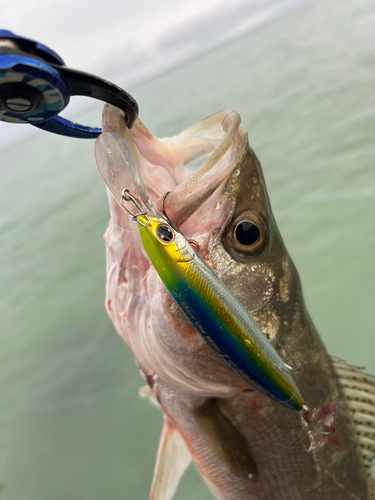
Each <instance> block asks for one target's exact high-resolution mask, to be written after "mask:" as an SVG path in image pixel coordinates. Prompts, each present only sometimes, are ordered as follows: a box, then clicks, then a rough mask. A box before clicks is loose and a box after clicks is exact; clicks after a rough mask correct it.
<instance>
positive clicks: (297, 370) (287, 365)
mask: <svg viewBox="0 0 375 500" xmlns="http://www.w3.org/2000/svg"><path fill="white" fill-rule="evenodd" d="M275 342H276V345H277V346H278V347H279V348H280V350H281V359H282V360H283V362H284V365H285V366H286V367H287V368H288V370H289V371H291V372H299V371H300V370H301V368H300V367H299V366H298V365H297V363H296V362H295V361H294V358H292V361H291V362H292V363H293V365H294V367H293V366H290V365H289V364H288V363H286V362H285V358H286V352H285V349H284V347H283V346H282V345H281V342H280V341H279V340H277V339H276V338H275Z"/></svg>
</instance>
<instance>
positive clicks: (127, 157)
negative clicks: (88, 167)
mask: <svg viewBox="0 0 375 500" xmlns="http://www.w3.org/2000/svg"><path fill="white" fill-rule="evenodd" d="M240 123H241V119H240V116H239V114H238V113H236V112H234V111H231V110H224V111H221V112H219V113H216V114H215V115H212V116H210V117H208V118H206V119H205V120H203V121H201V122H199V123H197V124H196V125H193V126H192V127H190V128H188V129H187V130H185V131H183V132H182V133H180V134H178V135H176V136H174V137H171V138H164V139H159V138H157V137H155V136H153V135H152V134H151V132H150V131H149V130H148V129H147V128H146V127H145V126H144V125H143V123H142V122H141V121H140V120H139V119H138V120H136V122H135V123H134V125H133V127H132V129H131V130H130V131H129V130H128V129H127V128H126V124H125V120H124V115H123V112H122V111H120V110H119V109H117V108H115V107H113V106H111V105H108V104H107V105H105V107H104V110H103V133H102V134H101V135H100V136H99V138H98V139H97V141H96V145H95V157H96V161H97V164H98V168H99V170H100V172H101V174H102V176H103V178H104V180H105V182H106V184H107V186H108V188H109V190H110V192H111V193H112V196H113V198H114V200H115V201H116V202H117V203H118V205H120V206H121V200H122V190H123V189H128V190H129V192H130V193H131V194H132V195H133V196H134V197H136V198H138V199H140V200H141V202H142V204H143V205H144V207H145V209H146V210H147V212H148V213H150V214H152V215H157V214H158V213H162V212H163V211H164V213H165V214H166V215H167V216H168V218H169V219H170V220H171V221H172V222H173V224H174V225H175V226H177V227H178V228H179V229H180V230H181V231H182V232H183V233H184V234H185V236H187V237H189V238H194V239H200V240H201V241H200V245H201V244H202V243H207V237H208V234H209V232H210V231H211V232H212V228H213V227H214V226H216V227H217V228H219V227H222V226H223V223H224V222H225V220H226V219H227V218H228V215H229V213H230V212H231V211H232V210H231V207H232V206H233V204H234V200H233V199H231V200H229V199H225V198H223V197H222V192H223V189H224V186H225V184H226V181H228V179H229V178H230V177H231V175H232V174H233V173H234V172H235V171H236V169H238V168H239V166H240V164H241V160H242V158H243V155H244V150H245V145H246V140H245V139H246V134H245V132H244V130H243V129H242V127H241V126H240ZM197 164H200V165H199V166H198V168H195V165H197ZM166 193H168V194H167V195H166ZM229 205H230V206H229ZM121 218H122V219H123V217H121ZM122 222H125V221H122ZM125 223H126V222H125ZM203 240H206V241H203Z"/></svg>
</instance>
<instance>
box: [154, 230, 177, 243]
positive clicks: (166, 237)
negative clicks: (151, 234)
mask: <svg viewBox="0 0 375 500" xmlns="http://www.w3.org/2000/svg"><path fill="white" fill-rule="evenodd" d="M156 234H157V235H158V238H159V240H161V241H164V242H165V243H170V242H171V241H172V240H173V238H174V234H173V231H172V230H171V229H170V228H169V227H168V226H159V227H158V228H157V230H156Z"/></svg>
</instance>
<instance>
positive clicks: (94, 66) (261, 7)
mask: <svg viewBox="0 0 375 500" xmlns="http://www.w3.org/2000/svg"><path fill="white" fill-rule="evenodd" d="M306 1H307V0H230V1H228V0H204V1H202V0H184V1H176V0H157V1H154V0H136V1H130V0H122V1H118V0H105V1H103V0H101V1H100V2H99V1H98V0H92V1H90V2H89V1H88V0H81V1H80V0H54V1H53V2H47V1H46V0H33V1H30V0H17V1H16V2H7V1H6V0H0V9H1V25H0V29H6V30H9V31H12V32H14V33H15V34H17V35H20V36H23V37H26V38H31V39H33V40H36V41H38V42H40V43H42V44H44V45H47V46H48V47H49V48H51V49H53V50H54V51H55V52H57V54H59V55H60V56H61V57H62V58H63V59H64V61H65V63H66V65H67V66H69V67H72V68H76V69H80V70H82V71H86V72H90V73H94V74H95V75H97V76H101V77H103V78H105V79H106V80H110V81H113V83H116V84H117V85H119V86H122V85H123V86H125V90H126V86H127V85H128V86H129V85H130V86H131V85H134V84H135V83H138V82H141V81H142V80H145V79H147V78H150V77H151V76H153V75H155V74H158V73H161V72H163V71H165V70H166V69H168V68H170V67H173V66H174V65H176V64H180V63H181V62H183V61H184V60H187V59H190V58H192V57H194V56H196V55H198V54H200V53H202V52H204V51H206V50H209V49H211V48H213V47H215V46H217V45H219V44H222V43H224V42H226V41H229V40H231V39H233V38H236V37H238V36H240V35H241V34H244V33H246V32H247V31H249V30H251V29H255V28H257V27H259V26H261V25H263V24H265V23H267V22H269V21H271V20H272V19H274V18H275V17H277V16H279V15H280V14H282V13H283V12H284V11H285V10H287V9H290V8H294V7H296V6H298V5H299V4H302V3H305V2H306ZM2 3H3V4H4V5H3V6H1V4H2ZM74 104H75V105H76V106H78V107H79V106H80V104H79V103H78V104H76V103H74ZM74 104H73V107H74ZM71 106H72V105H71V104H69V107H71ZM72 109H73V108H72ZM65 116H67V113H66V110H65ZM10 127H12V129H11V128H10ZM14 127H17V131H15V129H14ZM26 127H27V129H26ZM31 128H32V127H29V126H28V125H25V126H22V127H21V126H19V125H14V124H5V123H1V122H0V147H2V146H3V147H4V146H6V145H7V144H9V143H10V142H12V141H14V140H16V138H17V137H18V134H24V133H27V132H29V131H30V129H31ZM21 129H22V130H21Z"/></svg>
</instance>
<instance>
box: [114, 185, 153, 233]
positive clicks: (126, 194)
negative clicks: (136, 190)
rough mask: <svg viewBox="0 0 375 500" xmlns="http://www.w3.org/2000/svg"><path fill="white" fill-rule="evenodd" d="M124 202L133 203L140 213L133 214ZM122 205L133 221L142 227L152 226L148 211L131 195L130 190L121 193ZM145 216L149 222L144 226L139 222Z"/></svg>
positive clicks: (125, 189)
mask: <svg viewBox="0 0 375 500" xmlns="http://www.w3.org/2000/svg"><path fill="white" fill-rule="evenodd" d="M124 201H132V202H133V203H134V205H135V206H136V207H137V208H138V210H140V212H139V213H137V214H135V213H133V212H132V211H131V210H130V209H129V208H128V207H127V206H126V205H125V204H124ZM120 205H121V206H122V208H123V209H124V210H125V211H126V213H127V214H128V215H130V217H131V218H132V220H133V221H135V222H138V223H139V224H140V225H141V226H143V227H147V226H148V225H149V224H150V219H149V218H148V216H147V210H145V209H144V208H143V207H142V205H141V204H140V202H139V200H138V199H137V198H135V196H133V195H132V194H130V191H129V189H127V188H124V189H123V190H122V191H121V200H120ZM141 216H143V217H144V218H145V219H146V220H147V224H144V223H143V222H142V221H141V220H139V218H138V217H141Z"/></svg>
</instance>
